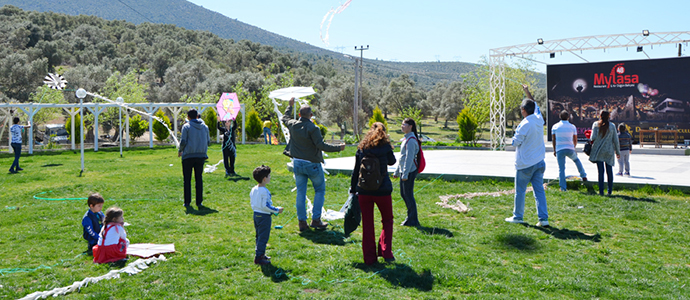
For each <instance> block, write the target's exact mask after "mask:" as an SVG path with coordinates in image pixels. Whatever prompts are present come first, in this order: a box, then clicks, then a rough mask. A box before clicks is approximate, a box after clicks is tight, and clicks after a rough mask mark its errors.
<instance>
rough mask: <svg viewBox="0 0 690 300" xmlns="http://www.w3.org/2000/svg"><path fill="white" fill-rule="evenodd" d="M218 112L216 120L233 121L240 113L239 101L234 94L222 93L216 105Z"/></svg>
mask: <svg viewBox="0 0 690 300" xmlns="http://www.w3.org/2000/svg"><path fill="white" fill-rule="evenodd" d="M216 109H217V110H218V120H220V121H227V120H234V119H235V118H236V117H237V114H238V113H239V112H240V100H239V99H237V94H236V93H223V95H221V96H220V100H218V103H217V104H216Z"/></svg>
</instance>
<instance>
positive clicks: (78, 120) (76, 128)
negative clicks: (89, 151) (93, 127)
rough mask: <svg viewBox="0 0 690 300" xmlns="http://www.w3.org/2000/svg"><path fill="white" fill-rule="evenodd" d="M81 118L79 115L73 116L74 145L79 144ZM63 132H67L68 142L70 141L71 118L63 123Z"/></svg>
mask: <svg viewBox="0 0 690 300" xmlns="http://www.w3.org/2000/svg"><path fill="white" fill-rule="evenodd" d="M79 123H81V117H80V116H79V114H76V115H74V135H76V137H75V139H74V142H75V143H81V139H80V137H81V134H80V132H81V125H79ZM65 130H67V134H68V135H69V139H70V141H71V140H72V117H69V118H67V121H65Z"/></svg>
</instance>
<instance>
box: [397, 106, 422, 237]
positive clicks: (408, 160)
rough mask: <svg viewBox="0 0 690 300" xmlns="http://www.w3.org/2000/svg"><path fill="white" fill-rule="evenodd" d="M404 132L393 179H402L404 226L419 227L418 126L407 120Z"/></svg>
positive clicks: (419, 145)
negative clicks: (405, 208) (417, 192)
mask: <svg viewBox="0 0 690 300" xmlns="http://www.w3.org/2000/svg"><path fill="white" fill-rule="evenodd" d="M402 131H403V133H404V134H405V137H404V139H405V140H404V141H403V142H402V144H401V145H400V163H398V168H397V169H396V170H395V173H393V177H395V178H398V177H400V196H401V197H402V199H403V200H405V206H407V217H406V218H405V221H403V222H402V224H400V225H402V226H413V227H416V226H419V219H418V218H417V202H416V201H415V199H414V180H415V178H417V174H418V172H417V160H418V158H417V155H418V154H419V148H420V147H421V143H420V142H419V135H418V134H417V124H416V123H415V121H414V120H413V119H411V118H405V120H403V122H402Z"/></svg>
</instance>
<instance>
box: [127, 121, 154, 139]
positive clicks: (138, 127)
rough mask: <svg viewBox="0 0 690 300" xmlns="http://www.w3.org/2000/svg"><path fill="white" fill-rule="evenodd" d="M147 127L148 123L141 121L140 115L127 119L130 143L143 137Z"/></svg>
mask: <svg viewBox="0 0 690 300" xmlns="http://www.w3.org/2000/svg"><path fill="white" fill-rule="evenodd" d="M148 127H149V122H148V121H146V120H142V119H141V116H140V115H134V117H131V118H130V119H129V137H130V139H131V140H132V141H134V140H136V139H137V138H139V137H141V136H142V135H144V132H146V128H148Z"/></svg>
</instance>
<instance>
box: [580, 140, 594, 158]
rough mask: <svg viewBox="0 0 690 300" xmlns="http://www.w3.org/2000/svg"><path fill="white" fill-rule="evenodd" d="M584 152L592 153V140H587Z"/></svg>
mask: <svg viewBox="0 0 690 300" xmlns="http://www.w3.org/2000/svg"><path fill="white" fill-rule="evenodd" d="M582 152H584V153H585V154H587V156H589V154H590V153H592V142H591V141H587V142H586V143H585V149H584V150H582Z"/></svg>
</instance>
